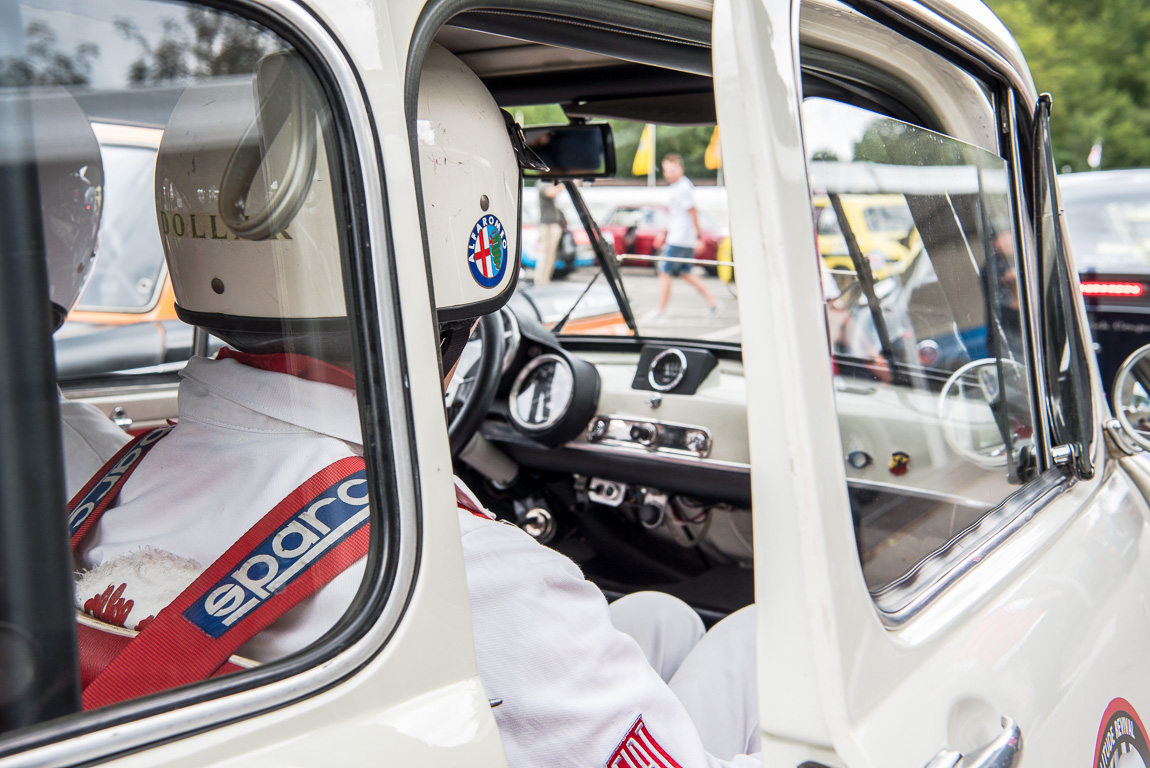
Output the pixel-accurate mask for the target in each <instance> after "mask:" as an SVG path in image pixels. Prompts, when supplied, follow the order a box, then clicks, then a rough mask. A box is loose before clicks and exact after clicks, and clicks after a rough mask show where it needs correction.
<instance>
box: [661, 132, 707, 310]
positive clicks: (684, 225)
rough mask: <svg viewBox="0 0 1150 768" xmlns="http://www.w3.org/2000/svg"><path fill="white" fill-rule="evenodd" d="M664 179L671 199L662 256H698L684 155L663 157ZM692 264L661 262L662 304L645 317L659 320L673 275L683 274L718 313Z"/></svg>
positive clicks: (692, 188) (696, 221) (695, 215)
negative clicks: (668, 187)
mask: <svg viewBox="0 0 1150 768" xmlns="http://www.w3.org/2000/svg"><path fill="white" fill-rule="evenodd" d="M663 178H665V179H666V180H667V182H668V184H669V185H670V190H671V201H670V205H669V207H668V211H667V240H666V244H665V245H664V247H663V256H664V257H665V258H671V259H692V258H694V257H695V243H696V241H697V240H698V239H699V213H698V211H697V210H696V209H695V185H694V184H692V183H691V180H690V179H688V178H687V177H686V176H685V175H684V174H683V158H682V156H680V155H677V154H675V153H673V152H672V153H669V154H667V155H664V156H663ZM692 266H693V265H692V264H689V263H686V262H681V261H660V262H659V306H658V307H656V308H655V309H654V310H652V311H651V312H649V313H647V315H646V316H645V317H644V319H646V320H660V319H662V318H663V316H664V314H665V313H666V311H667V302H668V301H670V299H671V278H672V277H681V278H683V280H685V281H686V282H687V283H689V284H690V285H691V286H693V287H694V288H695V290H696V291H698V292H699V295H700V296H702V297H703V301H705V302H707V307H708V309H707V317H714V316H715V315H716V314H718V312H719V310H720V309H721V306H720V304H719V302H717V301H716V300H715V297H714V296H712V295H711V292H710V291H709V290H707V286H706V285H704V283H703V281H702V280H700V279H699V277H698V276H697V275H695V274H693V273H692V272H691V267H692Z"/></svg>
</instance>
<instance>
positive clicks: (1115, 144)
mask: <svg viewBox="0 0 1150 768" xmlns="http://www.w3.org/2000/svg"><path fill="white" fill-rule="evenodd" d="M988 3H989V5H990V6H991V8H992V10H994V11H995V13H997V14H998V16H999V18H1001V19H1002V21H1003V23H1004V24H1006V26H1007V28H1008V29H1010V30H1011V32H1012V33H1013V34H1014V36H1015V39H1016V40H1017V41H1018V43H1019V45H1020V47H1021V48H1022V51H1023V53H1024V54H1025V55H1026V57H1027V60H1028V62H1029V64H1030V69H1031V72H1032V73H1033V75H1034V81H1035V84H1036V85H1037V87H1038V90H1039V91H1049V92H1050V93H1051V94H1052V95H1053V97H1054V108H1053V109H1052V111H1051V119H1050V129H1051V137H1052V140H1053V142H1054V156H1055V161H1056V162H1057V164H1058V166H1059V167H1064V166H1069V167H1071V168H1072V169H1074V170H1085V169H1086V167H1087V166H1086V157H1087V154H1088V153H1089V152H1090V148H1091V146H1093V145H1094V142H1095V141H1096V140H1098V139H1101V140H1102V141H1103V146H1104V151H1103V153H1102V167H1103V168H1128V167H1140V166H1145V165H1150V46H1148V45H1147V42H1146V41H1147V40H1150V6H1148V5H1147V4H1146V3H1145V2H1142V1H1141V0H1091V2H1078V1H1077V0H988Z"/></svg>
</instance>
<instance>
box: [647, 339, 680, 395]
mask: <svg viewBox="0 0 1150 768" xmlns="http://www.w3.org/2000/svg"><path fill="white" fill-rule="evenodd" d="M686 375H687V356H686V355H684V354H683V351H682V350H680V349H665V350H663V351H662V352H660V353H659V354H657V355H655V359H654V360H652V361H651V368H650V369H649V370H648V371H647V382H648V383H649V384H650V385H651V386H652V387H653V388H655V389H657V390H658V391H660V392H667V391H668V390H672V389H674V388H675V387H677V386H679V382H681V381H682V380H683V377H684V376H686Z"/></svg>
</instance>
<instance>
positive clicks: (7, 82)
mask: <svg viewBox="0 0 1150 768" xmlns="http://www.w3.org/2000/svg"><path fill="white" fill-rule="evenodd" d="M24 37H25V39H26V41H27V44H26V51H27V52H26V53H25V55H24V56H8V57H2V58H0V85H2V86H4V87H8V88H18V87H27V86H30V85H87V84H88V83H90V82H91V79H92V59H94V58H96V57H97V56H99V55H100V47H99V46H98V45H96V44H95V43H81V44H80V45H77V46H76V48H75V50H73V51H72V52H71V53H67V52H65V51H61V50H59V48H57V41H56V31H55V30H54V29H52V27H50V26H48V24H46V23H44V22H42V21H33V22H31V23H30V24H28V26H27V27H25V28H24Z"/></svg>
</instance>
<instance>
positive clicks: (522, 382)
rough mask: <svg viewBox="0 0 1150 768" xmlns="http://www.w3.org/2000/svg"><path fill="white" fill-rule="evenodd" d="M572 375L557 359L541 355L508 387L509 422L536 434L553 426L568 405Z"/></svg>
mask: <svg viewBox="0 0 1150 768" xmlns="http://www.w3.org/2000/svg"><path fill="white" fill-rule="evenodd" d="M574 385H575V375H574V374H573V373H572V371H571V366H570V365H569V364H568V363H567V361H566V360H564V359H563V358H562V357H560V356H559V355H540V356H539V357H536V358H535V359H533V360H532V361H531V362H529V363H527V365H525V366H524V367H523V370H522V371H520V372H519V375H518V376H516V377H515V383H514V384H512V385H511V398H510V403H509V404H510V406H511V420H512V421H514V422H515V425H516V426H518V427H519V428H520V429H525V430H527V431H529V432H538V431H541V430H544V429H547V428H549V427H553V426H555V425H556V424H557V423H559V420H560V419H562V418H563V415H564V414H566V413H567V408H568V406H570V405H571V398H572V396H573V395H574V394H575V386H574Z"/></svg>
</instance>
